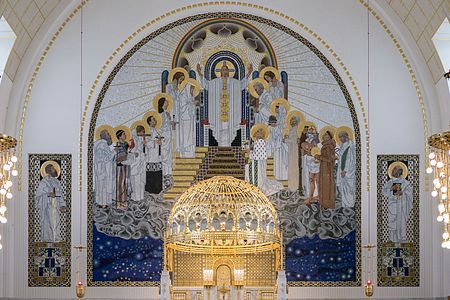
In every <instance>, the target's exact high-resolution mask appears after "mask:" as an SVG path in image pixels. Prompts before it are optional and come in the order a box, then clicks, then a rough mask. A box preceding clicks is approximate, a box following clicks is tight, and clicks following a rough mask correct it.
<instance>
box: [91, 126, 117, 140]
mask: <svg viewBox="0 0 450 300" xmlns="http://www.w3.org/2000/svg"><path fill="white" fill-rule="evenodd" d="M103 130H106V131H108V132H109V135H110V136H111V137H112V136H113V128H112V126H110V125H101V126H100V127H97V129H95V140H96V141H98V140H99V139H100V133H101V132H102V131H103Z"/></svg>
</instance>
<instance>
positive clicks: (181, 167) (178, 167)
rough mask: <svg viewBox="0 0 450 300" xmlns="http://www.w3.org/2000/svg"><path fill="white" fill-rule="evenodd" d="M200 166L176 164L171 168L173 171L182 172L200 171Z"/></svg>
mask: <svg viewBox="0 0 450 300" xmlns="http://www.w3.org/2000/svg"><path fill="white" fill-rule="evenodd" d="M200 167H201V165H198V164H183V163H177V164H175V166H173V170H174V171H183V170H198V169H200Z"/></svg>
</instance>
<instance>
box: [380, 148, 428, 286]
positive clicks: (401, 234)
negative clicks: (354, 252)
mask: <svg viewBox="0 0 450 300" xmlns="http://www.w3.org/2000/svg"><path fill="white" fill-rule="evenodd" d="M419 170H420V169H419V156H418V155H378V163H377V173H378V187H377V191H378V201H377V216H378V218H377V228H378V234H377V236H378V238H377V240H378V285H379V286H419V284H420V261H419V260H420V256H419V250H420V249H419V231H420V229H419Z"/></svg>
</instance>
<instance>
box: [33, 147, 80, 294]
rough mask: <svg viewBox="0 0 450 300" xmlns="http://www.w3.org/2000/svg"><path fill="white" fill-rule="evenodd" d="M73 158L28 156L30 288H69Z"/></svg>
mask: <svg viewBox="0 0 450 300" xmlns="http://www.w3.org/2000/svg"><path fill="white" fill-rule="evenodd" d="M71 163H72V162H71V155H70V154H30V156H29V192H28V193H29V206H28V207H29V212H28V214H29V218H28V232H29V239H28V241H29V249H28V253H29V255H28V268H29V269H28V274H29V276H28V285H29V286H70V272H71V258H70V253H71V230H70V228H71V220H70V211H71Z"/></svg>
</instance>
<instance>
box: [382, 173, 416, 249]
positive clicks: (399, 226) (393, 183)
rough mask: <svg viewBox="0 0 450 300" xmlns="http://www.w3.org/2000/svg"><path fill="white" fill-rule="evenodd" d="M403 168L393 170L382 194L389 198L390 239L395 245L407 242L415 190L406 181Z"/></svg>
mask: <svg viewBox="0 0 450 300" xmlns="http://www.w3.org/2000/svg"><path fill="white" fill-rule="evenodd" d="M403 169H406V166H404V167H403V168H402V167H401V166H395V167H394V168H393V170H392V174H391V176H392V178H391V179H389V180H388V182H386V184H385V185H384V186H383V189H382V193H383V195H384V196H385V197H387V198H388V211H389V239H390V240H391V241H392V242H394V243H405V242H407V236H406V226H407V224H408V219H409V215H410V213H411V210H412V207H413V189H412V186H411V183H410V182H409V181H408V180H406V179H405V178H404V177H403V176H404V173H405V172H404V170H403Z"/></svg>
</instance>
